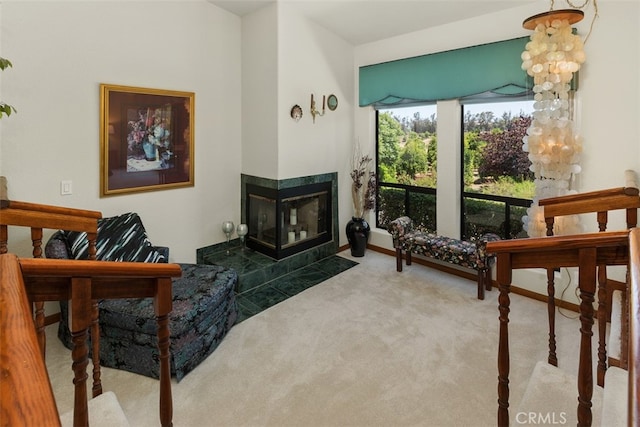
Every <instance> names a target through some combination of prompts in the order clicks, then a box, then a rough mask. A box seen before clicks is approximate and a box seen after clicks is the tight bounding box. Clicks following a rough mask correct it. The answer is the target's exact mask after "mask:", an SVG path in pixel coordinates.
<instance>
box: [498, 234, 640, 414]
mask: <svg viewBox="0 0 640 427" xmlns="http://www.w3.org/2000/svg"><path fill="white" fill-rule="evenodd" d="M628 248H629V231H628V230H624V231H613V232H600V233H587V234H581V235H574V236H549V237H541V238H528V239H513V240H502V241H497V242H489V243H488V244H487V251H488V252H492V253H495V254H496V256H497V263H496V275H497V281H498V284H499V288H500V294H499V296H498V303H499V312H500V316H499V321H500V332H499V333H500V335H499V343H498V425H499V426H508V425H509V369H510V368H509V357H510V356H509V327H508V324H509V313H510V298H509V292H510V288H511V281H512V271H513V270H516V269H522V268H546V269H553V268H560V267H578V269H579V279H578V280H579V283H578V285H579V288H580V299H581V304H580V321H581V327H580V333H581V339H580V361H579V365H578V366H579V367H578V408H577V414H578V424H579V425H585V426H586V425H591V420H592V415H591V397H592V394H593V373H592V355H591V336H592V335H593V333H592V328H593V323H594V322H593V317H594V316H593V314H594V310H593V301H594V295H595V290H596V269H597V266H599V265H627V264H628V260H629V251H628Z"/></svg>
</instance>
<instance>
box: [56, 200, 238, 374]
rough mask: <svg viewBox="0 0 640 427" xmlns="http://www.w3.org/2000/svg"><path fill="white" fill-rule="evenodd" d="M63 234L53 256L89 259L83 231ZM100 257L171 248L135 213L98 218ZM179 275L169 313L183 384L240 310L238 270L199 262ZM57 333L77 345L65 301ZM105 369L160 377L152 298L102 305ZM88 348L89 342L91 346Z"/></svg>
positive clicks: (151, 254) (159, 255)
mask: <svg viewBox="0 0 640 427" xmlns="http://www.w3.org/2000/svg"><path fill="white" fill-rule="evenodd" d="M83 234H84V233H75V232H65V231H59V232H57V233H56V234H54V235H53V236H52V237H51V239H49V241H48V242H47V245H46V248H45V253H46V255H47V257H48V258H76V259H86V258H87V248H88V242H87V238H86V234H85V235H83ZM96 247H97V254H96V257H97V259H99V260H110V261H134V262H135V261H139V262H166V260H167V257H168V249H167V248H159V247H154V246H153V245H151V243H150V242H149V240H148V238H147V235H146V231H145V230H144V227H143V225H142V222H141V221H140V218H139V216H138V215H137V214H135V213H128V214H124V215H120V216H118V217H112V218H104V219H101V220H99V222H98V238H97V242H96ZM180 266H181V268H182V277H179V278H174V279H173V283H172V285H173V311H172V312H171V314H170V316H169V330H170V339H171V344H170V354H171V373H172V375H175V376H176V379H177V380H178V381H180V380H181V379H182V378H183V377H184V376H185V375H186V374H187V373H188V372H190V371H191V370H192V369H194V368H195V367H196V366H197V365H198V364H199V363H200V362H202V360H204V359H205V358H206V357H207V356H208V355H210V354H211V353H212V352H213V351H214V350H215V349H216V347H217V346H218V344H219V343H220V342H221V341H222V339H223V338H224V336H225V335H226V334H227V332H228V331H229V329H230V328H231V327H232V326H233V325H234V324H235V321H236V319H237V315H238V308H237V304H236V299H235V293H234V289H235V287H236V284H237V281H238V275H237V273H236V271H235V270H233V269H229V268H225V267H221V266H217V265H200V264H180ZM60 310H61V316H60V317H61V320H60V324H59V327H58V336H59V338H60V339H61V341H62V342H63V343H64V344H65V345H66V346H67V347H68V348H71V347H72V341H71V334H70V332H69V327H68V323H67V319H68V304H67V302H66V301H61V302H60ZM99 312H100V363H101V365H102V366H107V367H111V368H117V369H123V370H127V371H130V372H135V373H138V374H142V375H146V376H149V377H152V378H158V377H159V375H160V373H159V364H158V357H159V353H158V349H157V337H156V320H155V315H154V312H153V301H152V300H151V299H150V298H140V299H122V300H104V301H100V302H99ZM89 348H91V346H89Z"/></svg>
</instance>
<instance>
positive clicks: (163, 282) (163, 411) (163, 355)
mask: <svg viewBox="0 0 640 427" xmlns="http://www.w3.org/2000/svg"><path fill="white" fill-rule="evenodd" d="M172 300H173V297H172V292H171V279H170V278H162V279H157V280H156V296H155V298H154V299H153V307H154V311H155V314H156V320H157V323H158V350H159V351H160V424H161V425H162V426H163V427H170V426H172V425H173V421H172V419H173V399H172V396H171V366H170V363H169V362H170V357H171V356H170V353H169V344H170V342H169V336H170V331H169V313H170V312H171V309H172V304H173V301H172Z"/></svg>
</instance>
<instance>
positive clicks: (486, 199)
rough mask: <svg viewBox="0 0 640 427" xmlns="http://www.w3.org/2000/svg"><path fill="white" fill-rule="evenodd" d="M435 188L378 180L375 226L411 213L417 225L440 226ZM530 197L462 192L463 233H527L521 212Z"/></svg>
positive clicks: (508, 236) (508, 235) (505, 236)
mask: <svg viewBox="0 0 640 427" xmlns="http://www.w3.org/2000/svg"><path fill="white" fill-rule="evenodd" d="M436 199H437V196H436V189H435V188H429V187H418V186H415V185H406V184H398V183H389V182H380V183H378V195H377V199H376V227H378V228H386V227H387V224H388V223H389V222H390V221H393V220H394V219H396V218H398V217H400V216H404V215H406V216H409V217H411V218H412V219H413V220H414V221H415V222H416V223H417V224H418V225H420V226H422V227H425V228H427V229H429V230H433V231H435V230H437V217H436ZM531 203H532V201H531V200H530V199H521V198H517V197H506V196H497V195H493V194H482V193H471V192H466V191H465V192H463V193H462V214H461V218H460V221H461V228H460V229H461V230H462V231H461V233H462V236H461V237H462V238H463V239H468V238H470V237H474V236H478V235H481V234H484V233H487V232H492V233H496V234H498V235H499V236H501V237H502V238H503V239H511V238H515V237H525V235H523V233H524V231H523V230H522V220H521V219H522V216H523V215H524V214H525V213H526V209H527V208H528V207H529V206H531Z"/></svg>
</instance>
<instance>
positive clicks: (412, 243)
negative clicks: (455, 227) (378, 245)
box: [388, 216, 500, 270]
mask: <svg viewBox="0 0 640 427" xmlns="http://www.w3.org/2000/svg"><path fill="white" fill-rule="evenodd" d="M388 231H389V233H390V234H391V236H392V238H393V246H394V247H395V248H400V249H402V250H403V251H410V252H412V253H415V254H419V255H424V256H427V257H430V258H434V259H438V260H441V261H446V262H449V263H451V264H456V265H460V266H462V267H467V268H471V269H474V270H482V269H485V268H488V267H491V264H492V263H493V260H494V259H493V257H492V256H489V255H488V254H487V252H486V246H487V242H490V241H495V240H500V236H498V235H496V234H493V233H487V234H485V235H483V236H482V237H481V238H480V239H477V240H475V241H466V240H459V239H453V238H450V237H445V236H439V235H437V234H434V233H429V232H427V231H422V230H420V229H416V228H414V226H413V221H412V220H411V218H409V217H407V216H405V217H400V218H398V219H396V220H394V221H392V222H391V223H390V224H389V227H388Z"/></svg>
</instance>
